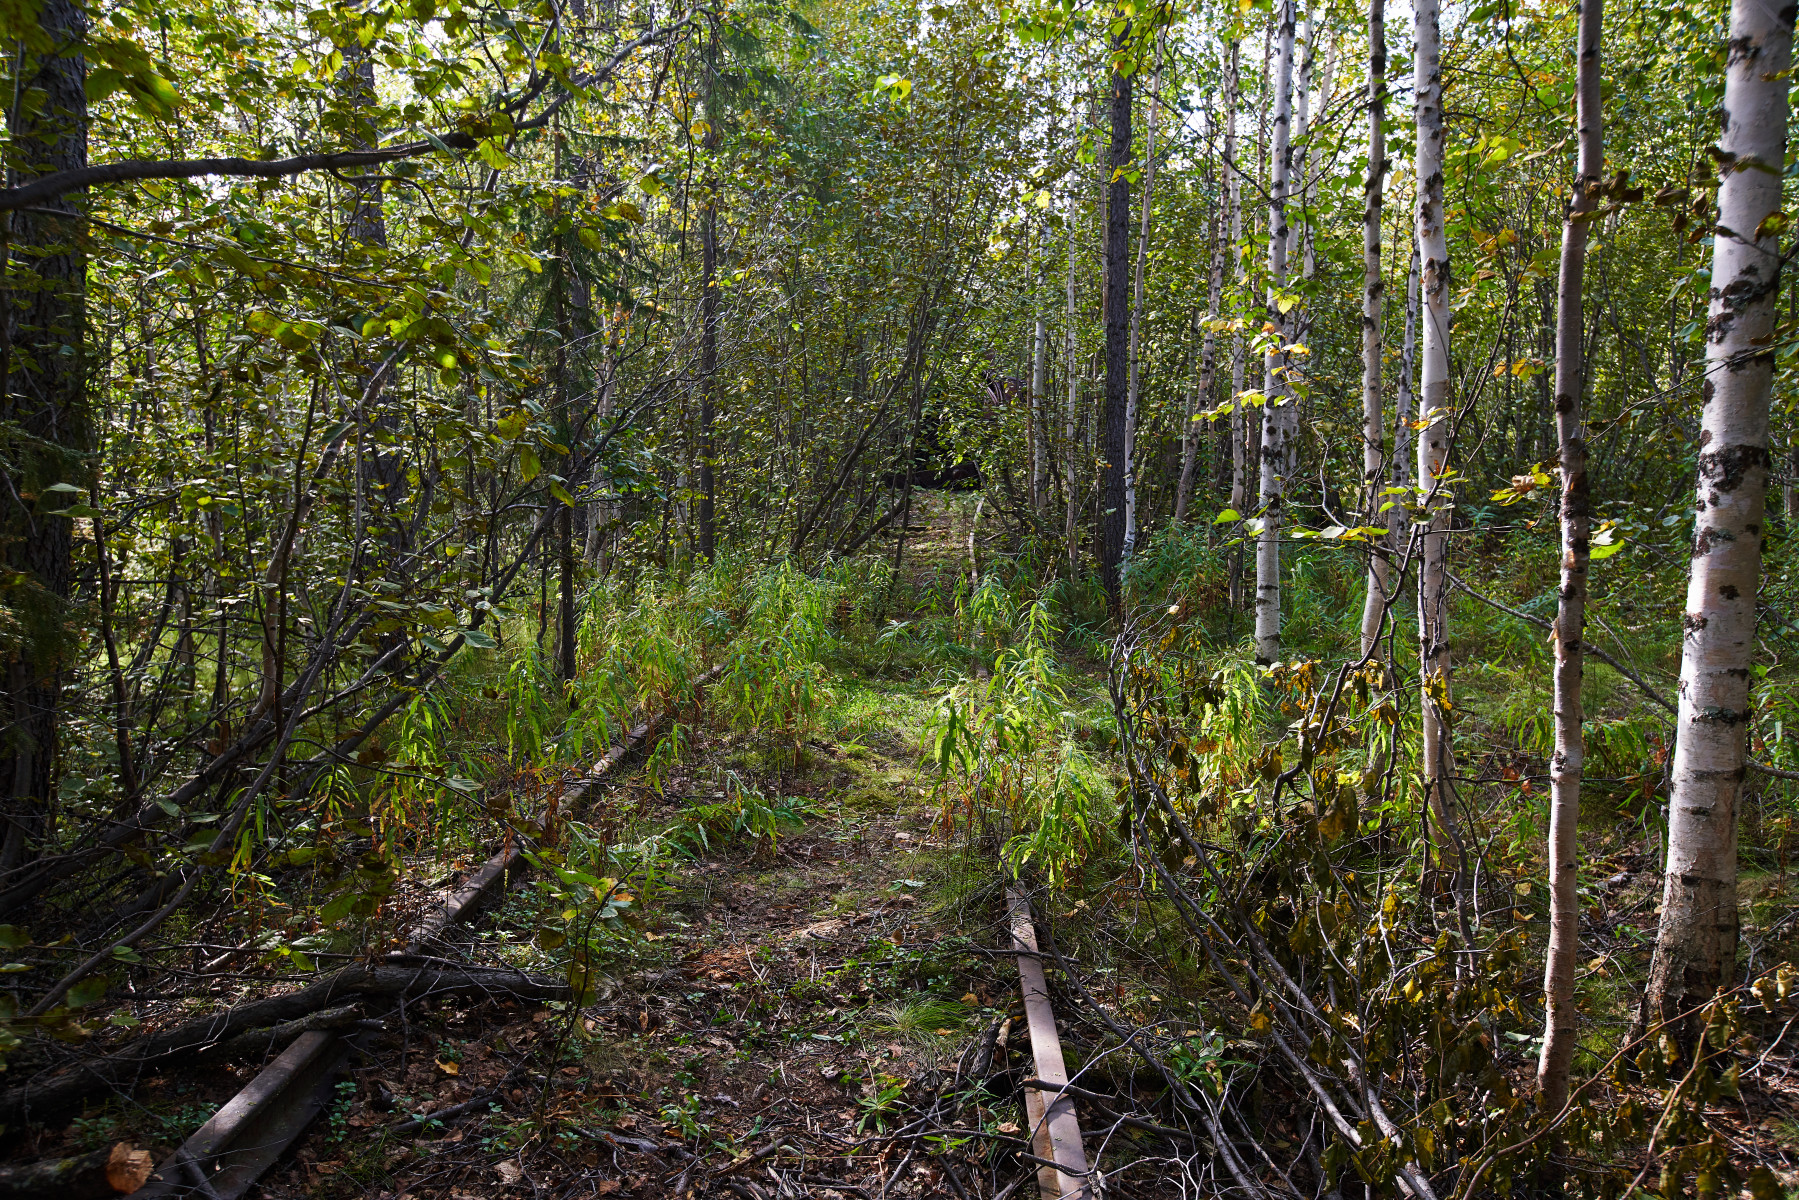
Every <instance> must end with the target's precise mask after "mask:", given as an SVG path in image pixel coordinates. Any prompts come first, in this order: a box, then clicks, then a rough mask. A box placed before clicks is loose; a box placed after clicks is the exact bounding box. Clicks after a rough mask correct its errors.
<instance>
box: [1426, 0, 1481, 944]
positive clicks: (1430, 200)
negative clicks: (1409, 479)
mask: <svg viewBox="0 0 1799 1200" xmlns="http://www.w3.org/2000/svg"><path fill="white" fill-rule="evenodd" d="M1413 13H1414V15H1415V23H1416V29H1417V31H1416V37H1417V46H1416V52H1415V54H1414V56H1413V87H1414V96H1415V99H1414V102H1413V103H1414V109H1413V111H1414V113H1415V115H1416V119H1417V127H1418V128H1417V136H1418V157H1417V172H1416V175H1417V181H1418V210H1417V220H1418V253H1419V260H1420V264H1421V273H1420V280H1421V284H1422V291H1423V307H1422V309H1421V310H1420V317H1421V320H1422V322H1423V325H1424V329H1423V335H1424V336H1423V347H1422V349H1423V354H1422V356H1421V362H1420V363H1419V381H1418V392H1419V403H1420V407H1421V409H1422V415H1421V417H1420V419H1421V420H1423V421H1426V422H1428V425H1427V426H1426V427H1425V428H1424V429H1421V430H1419V432H1418V489H1419V494H1420V498H1421V504H1422V506H1423V510H1424V512H1423V521H1422V524H1423V530H1422V537H1421V539H1420V540H1421V542H1422V549H1423V553H1422V555H1421V556H1420V557H1421V559H1422V563H1421V569H1420V571H1419V577H1418V666H1419V684H1420V687H1419V691H1420V696H1419V704H1420V708H1421V715H1422V719H1423V748H1422V751H1421V759H1422V761H1421V762H1420V764H1419V766H1420V773H1421V774H1422V775H1423V777H1424V787H1425V795H1426V797H1427V803H1428V805H1429V809H1430V813H1431V816H1432V817H1433V818H1434V821H1435V824H1436V829H1435V831H1434V833H1433V840H1434V842H1435V845H1436V849H1437V854H1438V857H1439V861H1440V860H1441V857H1442V856H1443V855H1445V854H1448V853H1454V854H1455V855H1456V858H1457V867H1456V872H1455V874H1456V889H1455V890H1456V896H1457V902H1458V905H1459V906H1461V907H1462V908H1463V909H1464V910H1465V906H1466V894H1465V888H1464V887H1463V886H1462V885H1463V883H1464V882H1465V878H1464V877H1465V875H1466V872H1465V871H1462V870H1461V868H1460V859H1461V849H1460V835H1459V834H1458V832H1457V830H1456V826H1455V815H1454V802H1453V800H1452V799H1451V797H1450V796H1449V794H1448V790H1449V786H1450V779H1451V778H1452V777H1453V776H1454V774H1455V757H1454V746H1453V743H1452V741H1451V738H1450V731H1449V707H1448V706H1449V703H1450V692H1449V685H1450V658H1449V583H1448V578H1447V575H1448V563H1449V533H1450V520H1451V515H1452V505H1451V501H1450V496H1449V489H1448V483H1447V477H1448V475H1449V471H1450V466H1449V449H1450V440H1451V438H1452V437H1453V435H1454V431H1455V413H1454V409H1453V404H1452V402H1451V400H1450V396H1449V281H1450V271H1449V241H1448V237H1447V234H1446V231H1445V229H1444V226H1443V64H1442V41H1441V35H1440V33H1439V31H1438V26H1437V22H1438V16H1439V9H1438V0H1413ZM1461 917H1462V926H1463V933H1464V935H1466V933H1467V932H1468V929H1467V925H1468V919H1467V914H1466V912H1465V911H1463V912H1462V913H1461Z"/></svg>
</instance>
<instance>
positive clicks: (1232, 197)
mask: <svg viewBox="0 0 1799 1200" xmlns="http://www.w3.org/2000/svg"><path fill="white" fill-rule="evenodd" d="M1241 51H1242V46H1241V44H1240V43H1238V42H1232V43H1231V51H1230V58H1229V60H1228V62H1227V64H1226V67H1225V70H1226V71H1227V72H1228V74H1227V76H1226V86H1228V87H1229V88H1230V90H1231V97H1232V100H1233V101H1234V102H1236V103H1233V105H1232V108H1231V111H1230V113H1229V117H1230V121H1229V123H1228V124H1227V125H1226V126H1225V129H1224V138H1225V141H1224V145H1225V176H1224V202H1225V203H1226V204H1227V205H1229V206H1230V230H1231V248H1232V253H1233V254H1235V255H1236V271H1235V276H1234V289H1233V290H1234V294H1235V299H1234V300H1233V301H1232V303H1231V307H1232V308H1233V309H1236V310H1237V311H1238V312H1239V313H1241V312H1242V311H1243V310H1244V308H1245V307H1246V295H1247V292H1248V283H1249V263H1248V259H1247V256H1246V255H1245V254H1244V253H1243V172H1242V170H1241V168H1240V167H1239V165H1238V163H1237V112H1236V109H1237V105H1238V104H1240V103H1241V101H1242V98H1243V72H1242V69H1241V66H1240V62H1241ZM1246 357H1247V354H1246V349H1245V347H1244V344H1243V322H1242V320H1241V319H1238V320H1233V321H1232V323H1231V499H1230V506H1231V508H1232V509H1233V510H1234V511H1236V512H1239V513H1241V512H1242V511H1243V510H1244V509H1246V508H1248V507H1249V472H1250V469H1251V466H1252V464H1253V463H1254V461H1255V458H1254V456H1252V455H1251V454H1250V452H1249V431H1250V428H1251V420H1250V418H1249V416H1248V415H1247V414H1246V413H1245V412H1244V410H1243V368H1244V359H1245V358H1246ZM1230 606H1231V611H1232V612H1236V611H1238V610H1240V609H1241V608H1242V607H1243V541H1242V539H1241V538H1239V539H1238V540H1237V545H1236V547H1235V549H1233V550H1232V552H1231V575H1230Z"/></svg>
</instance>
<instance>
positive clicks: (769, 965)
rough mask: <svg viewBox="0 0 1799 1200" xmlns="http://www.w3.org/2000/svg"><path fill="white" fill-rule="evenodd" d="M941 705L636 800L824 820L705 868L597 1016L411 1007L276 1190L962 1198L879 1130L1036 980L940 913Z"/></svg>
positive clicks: (864, 695) (693, 876) (671, 892)
mask: <svg viewBox="0 0 1799 1200" xmlns="http://www.w3.org/2000/svg"><path fill="white" fill-rule="evenodd" d="M919 703H920V701H919V693H917V692H915V691H914V690H913V689H910V688H906V687H895V688H884V687H872V688H859V689H858V695H857V696H856V697H855V706H857V707H859V708H860V709H862V710H863V714H864V715H863V716H862V718H861V719H860V720H859V721H857V722H856V731H855V736H847V735H846V736H845V737H844V738H843V739H842V740H840V741H838V742H835V743H831V744H826V743H823V742H811V743H808V745H807V746H806V748H805V761H804V762H803V763H802V764H801V765H800V766H799V768H798V769H793V768H791V767H789V768H788V769H786V770H772V769H763V770H760V771H758V770H756V768H757V767H758V766H759V765H764V764H765V763H766V759H767V753H766V748H765V747H758V746H754V745H751V744H748V743H743V742H740V741H739V742H734V741H732V740H731V739H716V740H712V741H702V742H701V743H700V744H698V745H696V746H694V747H693V748H692V751H691V753H690V754H689V756H688V758H687V760H686V761H685V762H684V763H683V764H681V765H680V766H678V767H677V768H676V769H675V770H674V771H673V772H672V773H671V774H670V775H669V777H668V778H667V779H666V780H665V787H664V791H663V793H662V796H661V797H658V796H656V795H655V794H654V793H653V792H651V790H650V789H649V787H648V785H647V783H645V782H644V781H643V780H641V779H639V780H636V781H633V782H632V783H631V784H629V785H627V787H626V788H625V789H623V791H622V792H621V793H620V794H618V795H617V796H616V797H615V798H614V800H613V802H614V803H616V804H618V805H620V806H623V807H631V808H637V809H640V810H647V811H648V812H649V813H652V814H653V813H657V812H661V813H663V814H664V815H668V816H672V815H673V814H674V813H675V812H676V811H677V809H678V808H679V807H680V806H681V805H683V804H694V803H705V802H707V801H708V800H710V799H712V798H713V795H712V793H715V792H716V791H717V790H719V789H718V784H719V782H720V780H721V773H722V772H723V771H724V770H727V769H728V770H733V771H736V772H738V778H739V779H741V780H743V781H745V782H747V783H750V784H751V785H752V786H755V787H758V788H760V789H762V791H763V792H764V794H765V795H768V796H770V797H779V798H780V799H781V800H783V801H785V802H786V803H787V804H788V805H789V806H790V807H791V808H793V809H796V810H802V811H804V812H805V813H806V818H805V820H804V821H803V823H801V824H799V825H797V826H790V827H788V828H786V829H785V830H783V831H782V832H781V834H780V835H779V836H778V837H777V838H775V839H774V840H773V841H772V842H770V841H769V840H767V839H761V840H750V839H743V840H738V841H735V842H731V843H729V844H723V845H721V844H714V845H713V846H712V847H711V848H710V849H709V850H706V851H703V852H702V853H700V854H699V855H697V856H696V857H694V858H693V859H691V860H689V861H686V862H684V863H683V864H682V865H680V866H679V867H678V868H677V869H676V870H675V871H674V872H673V875H672V878H671V879H670V880H669V887H668V890H667V891H666V893H665V894H664V895H663V896H662V897H661V898H660V900H659V901H658V902H657V903H656V904H655V905H654V907H653V909H652V910H651V911H650V912H649V913H648V914H647V917H646V920H645V925H644V927H643V928H642V930H641V938H640V939H639V940H637V941H636V942H635V944H634V945H633V947H632V948H631V950H630V951H629V953H628V955H627V956H624V957H621V959H620V961H619V962H618V963H615V964H610V965H608V966H607V968H606V969H605V979H604V981H603V982H602V983H601V984H600V986H599V989H598V993H599V994H598V998H597V999H596V1001H595V1002H594V1003H593V1004H590V1005H588V1006H586V1007H585V1008H584V1009H582V1010H581V1011H580V1012H579V1013H578V1014H570V1013H569V1012H567V1011H566V1007H565V1006H560V1005H552V1006H549V1007H547V1008H534V1007H533V1006H530V1005H526V1004H520V1003H517V1002H514V1001H510V1000H504V999H492V1000H486V1001H480V1002H476V1003H472V1004H470V1003H466V1002H464V1003H444V1004H439V1005H434V1004H432V1003H431V1002H429V1001H427V1002H423V1003H420V1004H415V1005H412V1006H409V1008H408V1011H407V1014H406V1019H405V1021H404V1022H403V1023H402V1022H396V1021H393V1020H389V1021H388V1022H387V1026H388V1031H387V1032H386V1033H385V1034H384V1035H383V1036H382V1037H381V1039H380V1040H379V1041H378V1042H377V1043H376V1044H374V1045H372V1046H371V1047H370V1048H369V1049H370V1055H369V1058H368V1060H367V1061H366V1062H364V1063H363V1064H362V1065H359V1066H358V1067H357V1068H356V1069H355V1070H354V1072H353V1078H352V1079H351V1080H349V1081H346V1083H344V1084H342V1085H340V1093H339V1094H340V1097H341V1098H340V1101H339V1103H338V1104H337V1105H336V1106H335V1107H334V1108H333V1109H332V1111H331V1112H330V1113H329V1114H328V1119H327V1120H324V1121H321V1122H319V1123H318V1125H317V1126H316V1127H315V1128H314V1129H313V1130H312V1131H310V1132H309V1134H308V1135H307V1137H306V1138H305V1139H304V1140H303V1142H302V1143H301V1144H300V1146H299V1147H298V1149H297V1151H296V1153H294V1154H293V1155H292V1156H290V1159H289V1161H288V1162H287V1163H286V1164H284V1165H282V1166H279V1167H277V1169H276V1170H275V1171H274V1172H272V1173H271V1174H270V1175H269V1176H268V1177H267V1178H266V1179H265V1180H264V1181H263V1183H262V1185H261V1193H260V1194H262V1195H264V1196H268V1197H299V1196H306V1197H320V1198H325V1197H350V1196H367V1197H383V1198H385V1200H400V1198H402V1197H411V1198H412V1200H436V1198H438V1197H442V1198H443V1200H471V1198H473V1197H486V1196H492V1195H495V1194H498V1193H502V1192H503V1193H507V1194H514V1193H515V1194H518V1195H521V1196H522V1195H530V1196H534V1197H535V1196H582V1195H619V1196H668V1195H675V1194H685V1193H686V1192H688V1191H690V1192H691V1193H692V1194H694V1195H732V1194H736V1195H751V1196H755V1195H767V1196H773V1195H780V1194H783V1193H782V1192H781V1190H780V1189H781V1188H782V1186H783V1182H784V1181H785V1186H787V1187H788V1189H789V1191H788V1193H787V1194H794V1195H808V1196H820V1197H829V1196H833V1195H837V1196H854V1195H864V1194H866V1195H878V1194H881V1193H882V1192H883V1190H884V1192H885V1194H886V1195H889V1196H907V1195H920V1196H922V1195H938V1194H953V1190H952V1189H950V1185H948V1184H947V1183H946V1182H945V1181H944V1179H943V1178H942V1169H941V1167H940V1166H938V1165H937V1164H936V1163H935V1162H933V1161H931V1160H930V1159H929V1158H928V1157H925V1156H920V1155H909V1154H906V1153H905V1151H903V1150H901V1151H899V1152H898V1154H897V1156H896V1154H895V1147H894V1146H893V1145H891V1144H883V1141H884V1140H883V1139H879V1138H878V1137H877V1135H878V1134H879V1133H880V1132H881V1131H882V1130H883V1129H884V1128H890V1127H892V1126H893V1125H895V1124H896V1123H898V1121H899V1120H900V1118H901V1115H902V1114H903V1113H905V1112H906V1111H908V1110H909V1108H910V1107H911V1105H912V1104H914V1103H916V1101H917V1100H918V1099H919V1098H920V1097H921V1096H923V1095H925V1094H927V1093H929V1092H931V1091H932V1090H933V1089H934V1088H935V1087H936V1086H937V1085H938V1084H939V1083H940V1081H941V1076H942V1075H943V1073H944V1072H945V1071H946V1070H947V1069H949V1068H952V1067H953V1065H954V1062H955V1059H956V1057H957V1056H958V1055H959V1054H960V1053H961V1052H962V1051H963V1050H964V1049H965V1048H966V1047H967V1046H968V1044H969V1043H970V1041H971V1039H973V1038H975V1037H976V1036H977V1035H978V1034H979V1033H980V1032H982V1031H984V1030H988V1029H989V1028H990V1027H991V1026H992V1025H993V1024H994V1022H995V1019H996V1017H997V1016H998V1015H999V1013H1000V1012H1001V1011H1002V1010H1004V1009H1005V1008H1006V1007H1007V1006H1009V1005H1015V1003H1016V1000H1015V997H1016V987H1015V984H1016V981H1015V979H1013V978H1012V974H1011V970H1010V967H1009V966H1008V965H1005V964H995V963H994V962H993V961H992V960H991V958H990V957H988V956H987V955H985V954H983V953H981V952H980V951H979V950H978V949H977V948H976V942H975V940H973V939H971V938H970V937H968V936H967V935H966V934H964V933H961V932H955V931H953V929H952V928H951V927H950V926H949V925H948V924H946V922H945V921H943V920H942V919H940V918H937V917H933V916H932V915H930V914H929V913H928V912H927V911H926V910H927V908H929V907H930V905H931V903H933V902H935V903H938V904H941V903H942V902H944V901H945V900H946V899H948V898H950V897H951V889H953V887H954V882H953V877H954V875H955V873H956V872H955V870H954V867H955V863H956V859H955V853H954V850H953V848H952V847H951V846H950V845H949V844H948V841H947V839H944V838H942V837H940V836H937V835H935V834H934V833H933V826H934V824H935V810H934V808H933V807H932V803H931V797H930V794H929V788H928V785H929V780H928V779H927V778H924V777H921V776H920V774H919V772H918V761H919V746H918V731H917V729H916V726H915V724H914V722H915V721H916V718H917V717H918V715H919ZM921 897H927V899H925V900H923V901H921ZM528 919H529V914H528V913H527V912H526V911H525V906H524V902H523V901H522V900H520V899H518V898H517V897H515V898H514V900H513V901H512V902H509V903H508V905H507V906H505V907H504V908H502V909H501V910H499V911H497V912H496V913H494V914H493V915H492V917H491V918H490V920H489V922H488V924H487V928H485V929H484V930H482V931H481V932H480V933H479V935H478V936H477V937H476V938H475V939H474V941H473V942H472V944H471V946H470V948H471V949H473V948H475V947H476V946H482V947H483V948H484V949H485V950H486V951H487V952H489V953H491V952H493V951H495V950H499V951H501V952H502V954H503V953H504V949H505V947H506V946H507V945H508V944H510V945H513V946H516V945H517V944H518V943H520V942H523V941H525V940H527V939H528V938H529V937H530V936H531V930H530V929H529V928H528V927H526V926H525V925H524V924H523V923H524V922H525V921H527V920H528ZM559 1010H561V1011H559ZM483 1097H491V1099H488V1100H486V1101H485V1102H483V1103H479V1104H476V1105H474V1106H473V1107H472V1111H465V1112H464V1113H463V1114H462V1115H460V1116H457V1117H452V1118H451V1119H449V1120H447V1121H443V1122H430V1121H427V1123H426V1124H425V1125H424V1127H423V1128H422V1129H421V1130H419V1131H418V1132H417V1133H416V1134H412V1135H397V1134H395V1133H394V1132H393V1129H394V1127H395V1126H396V1124H397V1123H398V1122H399V1121H401V1120H402V1119H404V1117H405V1116H406V1115H407V1114H413V1113H427V1112H430V1111H435V1110H443V1109H448V1108H451V1107H453V1106H462V1107H466V1106H468V1102H469V1101H470V1100H471V1099H477V1100H480V1099H482V1098H483ZM758 1154H760V1155H761V1157H758V1158H755V1160H754V1161H753V1162H749V1161H746V1159H747V1158H749V1157H750V1156H755V1155H758ZM696 1156H697V1157H696ZM901 1159H904V1160H905V1162H904V1163H903V1166H904V1170H903V1171H901V1170H900V1166H901V1165H902V1164H901V1161H900V1160H901ZM734 1163H735V1164H738V1165H736V1166H735V1168H733V1164H734ZM678 1189H679V1190H678Z"/></svg>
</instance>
